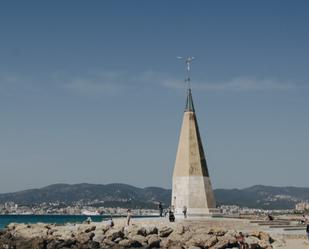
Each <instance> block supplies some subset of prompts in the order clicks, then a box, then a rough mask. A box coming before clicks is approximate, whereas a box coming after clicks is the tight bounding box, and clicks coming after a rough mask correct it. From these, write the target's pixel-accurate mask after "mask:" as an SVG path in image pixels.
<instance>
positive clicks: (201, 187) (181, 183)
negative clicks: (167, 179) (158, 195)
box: [172, 77, 217, 217]
mask: <svg viewBox="0 0 309 249" xmlns="http://www.w3.org/2000/svg"><path fill="white" fill-rule="evenodd" d="M189 80H190V78H189V77H188V78H187V79H186V81H189ZM172 208H173V209H174V212H175V215H182V214H183V210H184V208H185V209H186V210H187V215H188V216H189V217H190V216H209V215H211V214H213V213H217V209H216V201H215V197H214V193H213V190H212V186H211V182H210V178H209V173H208V168H207V163H206V158H205V154H204V150H203V145H202V141H201V137H200V133H199V129H198V124H197V120H196V115H195V110H194V105H193V99H192V93H191V89H190V87H189V88H188V91H187V101H186V108H185V112H184V116H183V122H182V127H181V131H180V137H179V144H178V151H177V156H176V162H175V167H174V173H173V190H172Z"/></svg>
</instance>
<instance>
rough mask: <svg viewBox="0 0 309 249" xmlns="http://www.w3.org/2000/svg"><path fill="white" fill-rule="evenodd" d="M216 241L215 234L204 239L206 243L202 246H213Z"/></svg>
mask: <svg viewBox="0 0 309 249" xmlns="http://www.w3.org/2000/svg"><path fill="white" fill-rule="evenodd" d="M217 242H218V239H217V237H216V236H212V237H211V238H210V239H208V240H207V241H206V243H205V244H204V247H206V248H210V247H212V246H214V245H215V244H216V243H217Z"/></svg>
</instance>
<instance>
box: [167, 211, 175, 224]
mask: <svg viewBox="0 0 309 249" xmlns="http://www.w3.org/2000/svg"><path fill="white" fill-rule="evenodd" d="M168 218H169V220H170V222H174V221H175V215H174V213H173V211H172V210H171V209H170V210H169V212H168Z"/></svg>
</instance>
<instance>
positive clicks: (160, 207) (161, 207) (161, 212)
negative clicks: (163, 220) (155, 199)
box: [159, 201, 163, 217]
mask: <svg viewBox="0 0 309 249" xmlns="http://www.w3.org/2000/svg"><path fill="white" fill-rule="evenodd" d="M159 211H160V217H163V206H162V202H161V201H160V202H159Z"/></svg>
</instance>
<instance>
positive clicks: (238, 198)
mask: <svg viewBox="0 0 309 249" xmlns="http://www.w3.org/2000/svg"><path fill="white" fill-rule="evenodd" d="M215 196H216V199H217V203H218V205H222V204H228V205H232V204H235V205H239V206H241V207H251V208H264V209H286V208H294V207H295V203H297V202H300V201H302V200H309V188H298V187H271V186H262V185H256V186H253V187H250V188H244V189H216V190H215ZM170 200H171V190H167V189H163V188H158V187H148V188H137V187H134V186H130V185H126V184H106V185H103V184H87V183H82V184H73V185H70V184H54V185H50V186H47V187H44V188H40V189H29V190H24V191H19V192H14V193H7V194H0V203H4V202H8V201H14V202H15V203H18V204H26V205H32V204H39V203H42V202H56V201H58V202H61V203H63V204H64V205H66V204H71V203H74V202H78V201H82V202H84V203H85V202H95V201H98V204H97V205H104V206H106V207H108V206H109V207H115V206H120V207H140V208H155V207H157V202H158V201H162V202H163V203H164V204H165V206H168V205H169V203H170ZM99 201H104V204H102V202H101V203H99Z"/></svg>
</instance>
